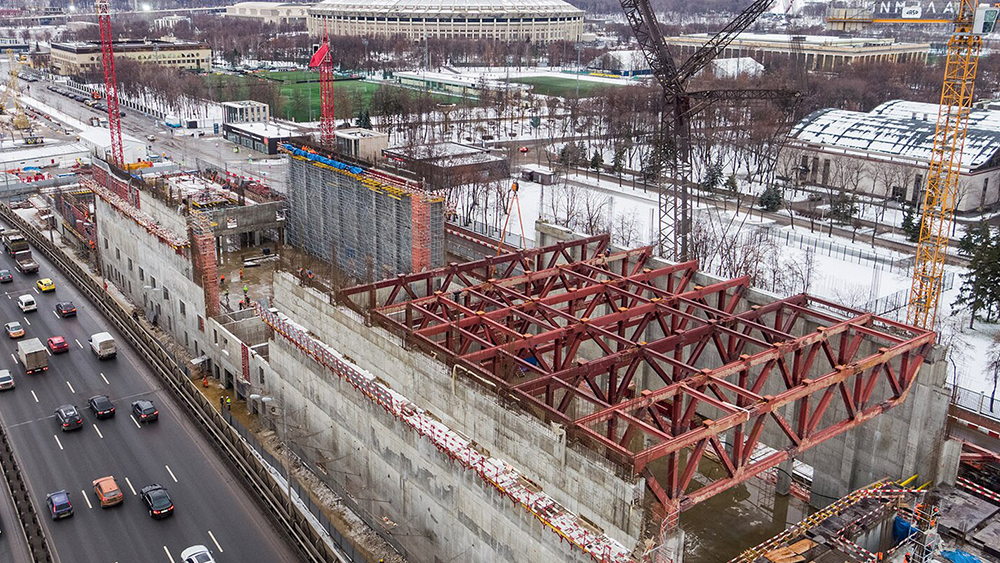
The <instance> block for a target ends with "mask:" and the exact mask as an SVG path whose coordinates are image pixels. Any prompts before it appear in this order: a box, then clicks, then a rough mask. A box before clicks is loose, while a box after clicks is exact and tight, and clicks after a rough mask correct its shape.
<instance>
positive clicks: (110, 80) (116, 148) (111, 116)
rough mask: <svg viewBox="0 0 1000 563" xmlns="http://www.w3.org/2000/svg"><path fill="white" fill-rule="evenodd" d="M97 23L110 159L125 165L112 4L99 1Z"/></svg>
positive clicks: (106, 1)
mask: <svg viewBox="0 0 1000 563" xmlns="http://www.w3.org/2000/svg"><path fill="white" fill-rule="evenodd" d="M97 23H98V26H99V27H100V29H101V61H102V62H103V63H104V95H105V97H106V98H107V101H108V130H109V131H110V132H111V152H110V154H108V159H109V160H111V161H112V162H113V163H114V164H116V165H118V166H123V165H124V164H125V157H124V151H123V150H122V124H121V115H120V113H119V112H118V80H117V78H116V77H115V53H114V45H113V38H114V36H113V35H112V34H111V2H110V0H97Z"/></svg>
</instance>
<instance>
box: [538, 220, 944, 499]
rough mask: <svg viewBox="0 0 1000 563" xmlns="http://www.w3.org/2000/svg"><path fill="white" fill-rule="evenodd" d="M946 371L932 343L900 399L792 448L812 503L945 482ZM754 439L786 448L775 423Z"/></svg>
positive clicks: (839, 411)
mask: <svg viewBox="0 0 1000 563" xmlns="http://www.w3.org/2000/svg"><path fill="white" fill-rule="evenodd" d="M535 233H536V237H535V240H536V244H537V245H538V246H545V245H549V244H554V243H556V242H560V241H565V240H572V239H575V238H578V236H577V235H575V234H574V233H572V232H571V231H570V230H568V229H565V228H562V227H558V226H555V225H550V224H545V223H541V222H539V223H536V224H535ZM661 264H665V262H661V261H660V260H659V259H654V260H653V261H652V263H651V264H648V265H647V267H649V268H656V267H660V265H661ZM717 281H719V278H716V277H714V276H709V275H707V274H704V273H699V274H697V275H696V276H695V277H694V279H693V281H692V283H693V285H702V286H705V285H709V284H711V283H714V282H717ZM744 298H745V300H746V303H745V305H744V308H747V307H749V306H751V305H764V304H767V303H769V302H772V301H774V300H775V299H776V296H774V295H772V294H769V293H767V292H764V291H758V290H749V291H747V292H746V293H745V294H744ZM815 327H816V325H815V324H808V325H805V326H804V327H798V328H797V329H796V330H797V332H799V333H801V334H805V333H807V332H810V331H812V330H815ZM655 330H658V329H655ZM661 335H662V333H661V334H652V333H651V334H647V335H646V340H648V341H652V340H653V339H654V338H657V337H660V336H661ZM712 348H713V347H712V346H709V347H707V348H706V349H705V352H704V353H703V354H702V356H701V357H700V358H699V361H698V362H697V365H696V367H699V368H701V367H715V366H718V365H719V364H720V360H719V357H718V355H717V354H716V353H715V352H714V350H713V349H712ZM875 348H876V345H875V344H874V343H872V342H865V343H864V344H862V347H861V349H860V350H859V353H858V357H864V356H867V355H869V354H872V353H874V352H875V351H876V350H875ZM816 364H819V365H817V366H815V367H814V369H813V371H812V375H818V374H819V373H820V372H822V371H829V370H828V369H826V370H824V369H823V368H824V367H828V366H825V362H823V361H822V360H817V362H816ZM641 375H642V379H641V380H639V381H638V382H637V385H642V384H643V382H644V383H645V385H646V387H647V388H653V389H655V388H657V387H660V386H662V384H661V383H657V382H658V381H659V378H657V377H655V376H654V375H653V374H652V373H651V370H649V369H646V370H645V371H644V372H643V373H642V374H641ZM946 376H947V364H946V362H945V360H944V355H943V353H942V350H941V349H940V348H934V349H932V350H931V354H929V355H928V357H927V358H926V359H925V362H924V364H923V366H922V367H921V369H920V372H919V373H918V378H917V381H916V382H915V384H914V386H913V388H912V389H911V391H910V395H909V396H908V398H907V400H906V401H905V402H904V403H903V404H902V405H900V406H898V407H896V408H894V409H892V410H890V411H888V412H887V413H885V414H882V415H881V416H879V417H876V418H875V419H873V420H870V421H868V422H866V423H864V424H862V425H861V426H859V427H858V428H855V429H853V430H850V431H847V432H844V433H843V434H840V435H839V436H836V437H834V438H832V439H830V440H827V441H826V442H823V443H822V444H820V445H818V446H816V447H814V448H812V449H809V450H806V451H805V452H803V453H802V454H800V455H799V456H798V458H797V459H799V460H800V461H803V462H805V463H807V464H810V465H812V466H813V468H814V471H815V472H814V478H813V487H812V490H813V498H812V501H811V502H812V504H814V505H816V506H825V505H827V504H829V503H830V502H832V501H833V500H835V499H837V498H839V497H841V496H843V495H844V494H846V493H848V492H849V491H851V490H854V489H857V488H859V487H862V486H864V485H867V484H869V483H872V482H873V481H876V480H878V479H882V478H892V479H899V478H906V477H909V476H911V475H913V474H915V473H919V474H920V478H921V482H923V481H927V480H932V481H934V482H935V483H940V482H950V481H953V480H954V477H955V470H956V469H957V461H958V458H957V456H958V453H956V450H954V449H952V448H950V447H947V446H945V443H946V439H947V432H946V430H947V420H948V419H947V415H948V404H949V396H948V394H947V392H945V390H944V383H945V379H946ZM883 381H884V380H883ZM883 381H880V382H879V384H878V385H877V386H876V389H875V391H874V393H873V397H875V398H877V397H880V396H884V393H885V392H886V389H885V384H884V382H883ZM769 385H770V386H765V388H764V389H762V390H761V394H762V395H767V394H777V393H778V392H780V391H781V389H780V388H779V385H780V383H779V382H778V381H777V380H776V379H775V380H774V381H772V382H771V383H770V384H769ZM874 402H875V401H872V403H874ZM844 413H845V411H844V407H843V405H842V403H841V402H839V401H837V400H835V401H833V402H831V404H830V407H829V409H828V411H827V413H826V414H825V415H824V420H823V421H822V422H821V423H820V426H819V428H823V427H824V424H825V423H826V422H827V421H828V420H833V419H834V418H837V419H843V418H845V414H844ZM782 414H783V416H784V417H785V419H786V420H788V421H789V422H792V421H794V420H795V417H794V413H793V411H792V409H791V406H790V405H789V406H786V407H785V410H784V412H783V413H782ZM760 440H761V442H762V443H764V444H768V445H770V446H772V447H774V448H775V449H784V448H785V447H787V446H788V440H787V438H785V437H784V434H783V433H782V432H781V431H780V429H779V428H778V427H777V425H775V424H770V423H769V424H767V425H765V427H764V431H763V433H762V434H761V438H760Z"/></svg>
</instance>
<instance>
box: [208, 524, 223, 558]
mask: <svg viewBox="0 0 1000 563" xmlns="http://www.w3.org/2000/svg"><path fill="white" fill-rule="evenodd" d="M208 537H210V538H212V543H214V544H215V548H216V549H218V550H219V553H223V551H222V546H221V545H219V540H217V539H215V534H213V533H212V530H209V531H208Z"/></svg>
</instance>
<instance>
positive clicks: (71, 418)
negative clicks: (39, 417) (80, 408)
mask: <svg viewBox="0 0 1000 563" xmlns="http://www.w3.org/2000/svg"><path fill="white" fill-rule="evenodd" d="M56 420H58V421H59V424H60V425H61V426H62V430H63V432H66V431H67V430H76V429H77V428H81V427H83V417H81V416H80V413H79V412H77V410H76V407H74V406H73V405H63V406H61V407H59V408H58V409H56Z"/></svg>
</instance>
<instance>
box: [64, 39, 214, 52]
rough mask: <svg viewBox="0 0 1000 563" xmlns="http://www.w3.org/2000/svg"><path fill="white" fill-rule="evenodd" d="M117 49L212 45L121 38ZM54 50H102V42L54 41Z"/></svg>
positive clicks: (116, 42) (207, 47)
mask: <svg viewBox="0 0 1000 563" xmlns="http://www.w3.org/2000/svg"><path fill="white" fill-rule="evenodd" d="M114 48H115V51H119V50H120V51H144V50H153V49H164V50H174V49H195V48H197V49H209V48H210V47H209V46H208V44H206V43H198V42H196V41H180V40H178V41H165V40H162V39H120V40H116V41H115V42H114ZM52 50H54V51H72V52H74V53H89V52H91V51H95V50H96V51H100V50H101V42H100V41H67V42H61V43H53V44H52Z"/></svg>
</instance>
